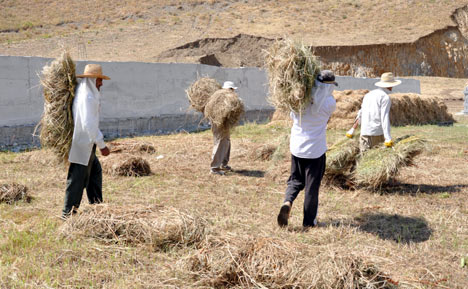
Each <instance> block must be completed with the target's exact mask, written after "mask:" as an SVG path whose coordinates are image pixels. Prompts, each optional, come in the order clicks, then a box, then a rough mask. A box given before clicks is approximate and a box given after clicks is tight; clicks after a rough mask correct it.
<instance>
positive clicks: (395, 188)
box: [381, 182, 468, 195]
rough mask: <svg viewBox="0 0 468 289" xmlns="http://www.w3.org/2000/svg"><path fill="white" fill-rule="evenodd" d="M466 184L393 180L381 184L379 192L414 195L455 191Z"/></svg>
mask: <svg viewBox="0 0 468 289" xmlns="http://www.w3.org/2000/svg"><path fill="white" fill-rule="evenodd" d="M467 187H468V185H465V184H455V185H448V186H438V185H428V184H417V185H416V184H407V183H400V182H395V183H393V184H389V185H386V186H383V187H382V188H381V193H384V194H400V195H415V194H421V193H422V194H428V195H432V194H439V193H449V194H451V193H456V192H460V191H461V190H462V189H464V188H467Z"/></svg>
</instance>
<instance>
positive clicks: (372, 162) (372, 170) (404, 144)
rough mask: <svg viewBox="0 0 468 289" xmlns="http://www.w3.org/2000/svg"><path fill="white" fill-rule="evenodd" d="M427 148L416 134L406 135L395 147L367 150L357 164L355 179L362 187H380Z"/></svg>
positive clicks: (397, 141) (396, 142) (398, 140)
mask: <svg viewBox="0 0 468 289" xmlns="http://www.w3.org/2000/svg"><path fill="white" fill-rule="evenodd" d="M424 148H425V141H424V140H422V139H421V138H419V137H416V136H404V137H401V138H398V139H397V140H396V141H395V145H394V146H393V148H386V147H378V148H374V149H370V150H367V151H365V152H364V153H363V154H362V156H361V157H360V159H359V160H358V162H357V164H356V168H355V171H354V173H353V179H354V182H355V184H356V185H358V186H361V187H369V188H378V187H381V186H382V185H383V184H385V183H388V181H389V180H390V179H391V178H393V177H394V176H396V174H397V173H398V170H399V169H400V168H401V167H402V166H406V165H409V164H411V162H412V160H413V158H414V157H415V156H416V155H418V154H420V153H421V152H422V151H423V150H424Z"/></svg>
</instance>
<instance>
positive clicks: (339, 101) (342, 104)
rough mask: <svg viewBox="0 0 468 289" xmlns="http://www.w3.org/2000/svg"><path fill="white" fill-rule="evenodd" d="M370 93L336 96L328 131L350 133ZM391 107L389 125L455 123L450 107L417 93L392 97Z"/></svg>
mask: <svg viewBox="0 0 468 289" xmlns="http://www.w3.org/2000/svg"><path fill="white" fill-rule="evenodd" d="M368 92H369V91H368V90H365V89H361V90H344V91H335V92H334V93H333V95H334V97H335V99H336V110H335V112H334V113H333V115H332V116H331V118H330V121H329V123H328V128H330V129H346V130H347V129H350V128H351V127H352V125H353V123H354V120H355V118H356V115H357V113H358V111H359V109H360V108H361V104H362V99H363V98H364V95H365V94H366V93H368ZM390 99H391V101H392V106H391V109H390V123H391V125H393V126H404V125H423V124H437V123H440V122H454V119H453V116H452V115H451V114H449V113H448V112H447V106H446V105H445V104H444V102H443V101H442V100H440V99H438V98H436V97H432V96H425V95H419V94H415V93H392V94H390Z"/></svg>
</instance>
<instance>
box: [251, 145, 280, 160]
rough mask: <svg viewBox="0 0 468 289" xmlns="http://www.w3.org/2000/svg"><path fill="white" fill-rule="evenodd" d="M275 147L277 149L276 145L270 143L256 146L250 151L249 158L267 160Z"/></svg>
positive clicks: (271, 155) (270, 157)
mask: <svg viewBox="0 0 468 289" xmlns="http://www.w3.org/2000/svg"><path fill="white" fill-rule="evenodd" d="M276 149H277V146H275V145H272V144H265V145H260V146H256V147H254V148H253V150H252V151H251V152H250V159H253V160H261V161H269V160H271V159H272V157H273V153H274V152H275V151H276Z"/></svg>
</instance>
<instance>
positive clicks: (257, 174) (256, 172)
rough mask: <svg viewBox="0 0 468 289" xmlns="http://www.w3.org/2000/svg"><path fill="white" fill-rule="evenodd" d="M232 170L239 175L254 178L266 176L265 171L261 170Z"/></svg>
mask: <svg viewBox="0 0 468 289" xmlns="http://www.w3.org/2000/svg"><path fill="white" fill-rule="evenodd" d="M232 172H233V173H235V174H238V175H242V176H246V177H254V178H263V177H264V176H265V172H264V171H259V170H233V171H232Z"/></svg>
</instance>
